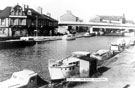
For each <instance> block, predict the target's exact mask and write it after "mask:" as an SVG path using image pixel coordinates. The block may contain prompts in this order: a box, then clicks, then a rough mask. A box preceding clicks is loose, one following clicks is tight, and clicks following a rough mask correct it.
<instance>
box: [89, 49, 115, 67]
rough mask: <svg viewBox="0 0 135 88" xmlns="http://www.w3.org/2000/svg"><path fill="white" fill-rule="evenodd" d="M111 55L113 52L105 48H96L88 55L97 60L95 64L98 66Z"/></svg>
mask: <svg viewBox="0 0 135 88" xmlns="http://www.w3.org/2000/svg"><path fill="white" fill-rule="evenodd" d="M112 56H113V52H112V51H110V50H106V49H100V50H97V51H95V52H93V53H92V54H91V55H90V57H91V58H95V59H97V60H98V63H97V64H98V65H99V66H100V65H102V64H103V61H105V60H107V59H109V58H111V57H112Z"/></svg>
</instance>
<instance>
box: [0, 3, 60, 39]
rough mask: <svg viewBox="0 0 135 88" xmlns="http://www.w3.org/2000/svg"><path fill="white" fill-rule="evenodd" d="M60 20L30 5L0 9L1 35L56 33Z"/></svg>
mask: <svg viewBox="0 0 135 88" xmlns="http://www.w3.org/2000/svg"><path fill="white" fill-rule="evenodd" d="M57 27H58V21H57V20H55V19H53V18H51V17H49V16H47V15H45V14H40V13H38V12H37V11H35V10H34V9H32V8H29V6H26V5H24V7H21V6H20V5H18V4H17V5H16V6H14V7H6V8H5V9H3V10H0V37H20V36H27V35H31V36H33V35H35V34H36V35H39V36H44V35H54V31H55V28H57Z"/></svg>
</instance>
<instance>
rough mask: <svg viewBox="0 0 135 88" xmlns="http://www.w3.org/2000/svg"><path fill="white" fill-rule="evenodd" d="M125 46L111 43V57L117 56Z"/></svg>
mask: <svg viewBox="0 0 135 88" xmlns="http://www.w3.org/2000/svg"><path fill="white" fill-rule="evenodd" d="M124 48H125V46H124V45H120V44H118V43H112V44H111V46H110V51H112V52H113V55H115V54H118V53H120V52H122V51H123V50H124Z"/></svg>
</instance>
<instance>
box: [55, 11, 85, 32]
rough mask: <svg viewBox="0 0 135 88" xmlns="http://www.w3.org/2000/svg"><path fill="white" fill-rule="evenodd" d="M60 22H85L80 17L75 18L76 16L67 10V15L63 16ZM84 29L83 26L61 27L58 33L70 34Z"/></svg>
mask: <svg viewBox="0 0 135 88" xmlns="http://www.w3.org/2000/svg"><path fill="white" fill-rule="evenodd" d="M59 22H61V23H62V22H83V20H81V19H80V18H79V17H77V16H75V15H74V14H72V12H71V11H69V10H67V12H66V13H65V14H63V15H62V16H60V19H59ZM83 28H84V27H81V26H65V27H64V26H62V25H59V28H58V32H60V33H67V31H69V32H70V33H72V32H75V31H78V30H80V29H81V30H82V29H83Z"/></svg>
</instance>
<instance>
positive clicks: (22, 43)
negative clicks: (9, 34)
mask: <svg viewBox="0 0 135 88" xmlns="http://www.w3.org/2000/svg"><path fill="white" fill-rule="evenodd" d="M35 44H36V42H35V41H33V40H27V41H26V40H20V39H17V40H6V41H0V49H9V48H21V47H26V46H33V45H35Z"/></svg>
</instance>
